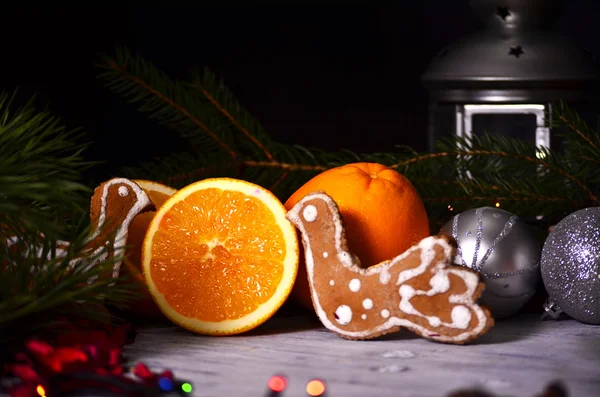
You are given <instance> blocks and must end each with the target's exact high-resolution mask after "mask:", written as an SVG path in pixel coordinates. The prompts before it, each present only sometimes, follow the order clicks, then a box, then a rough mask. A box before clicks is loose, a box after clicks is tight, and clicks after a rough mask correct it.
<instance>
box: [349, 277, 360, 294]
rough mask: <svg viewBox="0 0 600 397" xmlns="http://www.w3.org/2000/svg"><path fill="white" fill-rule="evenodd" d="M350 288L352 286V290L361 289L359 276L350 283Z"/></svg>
mask: <svg viewBox="0 0 600 397" xmlns="http://www.w3.org/2000/svg"><path fill="white" fill-rule="evenodd" d="M348 288H350V291H352V292H358V291H360V280H359V279H357V278H353V279H352V280H350V282H349V283H348Z"/></svg>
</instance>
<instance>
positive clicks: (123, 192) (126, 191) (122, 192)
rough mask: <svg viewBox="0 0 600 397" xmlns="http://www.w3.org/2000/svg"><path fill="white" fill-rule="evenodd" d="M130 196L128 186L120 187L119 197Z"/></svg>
mask: <svg viewBox="0 0 600 397" xmlns="http://www.w3.org/2000/svg"><path fill="white" fill-rule="evenodd" d="M128 194H129V189H127V187H126V186H119V196H121V197H125V196H127V195H128Z"/></svg>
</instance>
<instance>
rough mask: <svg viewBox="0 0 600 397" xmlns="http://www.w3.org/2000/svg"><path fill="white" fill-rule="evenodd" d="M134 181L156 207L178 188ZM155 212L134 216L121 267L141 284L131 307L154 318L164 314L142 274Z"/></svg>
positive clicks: (136, 311) (138, 313) (134, 310)
mask: <svg viewBox="0 0 600 397" xmlns="http://www.w3.org/2000/svg"><path fill="white" fill-rule="evenodd" d="M133 182H135V183H137V184H138V185H139V186H140V187H141V188H142V190H143V191H144V192H145V193H146V194H147V195H148V197H150V200H152V203H154V206H155V207H156V208H160V206H162V205H163V204H164V203H165V202H166V201H167V199H168V198H169V197H171V196H172V195H173V194H175V192H177V189H174V188H172V187H170V186H166V185H163V184H161V183H158V182H153V181H147V180H143V179H134V180H133ZM155 214H156V213H155V212H154V211H148V212H144V213H141V214H138V215H137V216H136V217H135V218H133V221H132V222H131V225H129V230H128V236H127V251H126V252H125V259H124V260H123V266H122V267H121V269H122V272H124V273H125V274H127V275H130V276H131V277H132V278H133V279H134V280H135V282H136V283H139V284H140V285H141V288H140V296H139V297H138V298H139V299H136V300H135V301H133V302H131V303H130V304H129V309H130V310H131V311H132V312H133V313H135V314H136V315H137V316H139V317H148V318H154V317H160V316H162V313H161V312H160V310H159V309H158V307H157V306H156V304H155V303H154V300H153V299H152V297H151V296H150V292H149V291H148V288H147V287H146V281H145V280H144V275H143V274H142V259H141V258H142V245H143V243H144V237H145V236H146V232H147V230H148V227H149V226H150V222H152V219H153V218H154V215H155Z"/></svg>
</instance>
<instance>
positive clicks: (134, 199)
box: [6, 178, 155, 281]
mask: <svg viewBox="0 0 600 397" xmlns="http://www.w3.org/2000/svg"><path fill="white" fill-rule="evenodd" d="M154 209H155V208H154V204H153V203H152V201H151V200H150V198H149V197H148V195H147V194H146V193H145V192H144V191H143V190H142V188H141V187H140V186H139V185H138V184H136V183H135V182H133V181H131V180H129V179H125V178H113V179H110V180H108V181H106V182H103V183H101V184H100V186H98V187H97V188H96V189H95V190H94V194H93V195H92V199H91V203H90V221H91V224H92V233H91V234H90V236H89V237H88V238H87V240H86V245H85V250H84V252H86V253H88V254H89V255H86V256H85V257H81V258H75V259H73V260H72V261H71V262H70V264H71V266H75V264H76V263H79V262H81V261H86V262H88V263H87V267H91V266H94V265H95V264H97V263H100V262H102V261H104V260H107V259H109V258H115V260H114V262H113V264H112V266H113V269H112V277H113V278H117V277H118V276H119V273H120V267H121V261H122V257H123V254H124V251H125V247H126V243H127V231H128V229H129V225H130V224H131V222H132V221H133V218H135V216H136V215H138V214H140V213H142V212H146V211H152V210H154ZM17 243H18V239H16V238H14V237H10V238H7V239H6V244H7V245H8V246H9V247H10V246H12V245H15V244H17ZM69 245H70V243H69V242H68V241H58V242H57V249H56V252H55V255H56V257H61V256H64V255H66V253H67V249H68V248H69ZM42 252H43V247H42V246H40V247H39V248H38V249H37V252H36V256H37V257H38V258H40V257H41V256H42V255H43V254H42ZM25 255H27V253H25ZM48 255H49V256H50V253H48ZM91 281H93V280H91Z"/></svg>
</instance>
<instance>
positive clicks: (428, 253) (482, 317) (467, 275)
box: [286, 192, 488, 342]
mask: <svg viewBox="0 0 600 397" xmlns="http://www.w3.org/2000/svg"><path fill="white" fill-rule="evenodd" d="M311 200H321V201H324V202H325V203H326V204H328V205H329V206H330V207H331V208H334V207H335V206H336V205H337V204H336V203H335V202H334V201H333V199H332V198H331V197H329V196H327V195H326V194H323V193H319V192H316V193H310V194H308V195H307V196H305V197H304V198H303V199H302V200H300V201H299V202H298V203H297V204H296V205H295V206H294V207H293V208H292V209H291V210H290V211H288V213H287V215H286V216H287V218H288V219H289V220H290V221H291V222H292V223H294V225H295V226H296V227H297V228H298V229H299V230H300V232H301V236H302V240H303V243H304V246H305V259H306V271H307V275H308V281H309V283H310V285H311V287H312V288H311V294H312V300H313V302H314V304H315V309H316V312H317V315H318V317H319V319H320V320H321V322H322V323H323V325H324V326H325V327H326V328H328V329H329V330H332V331H335V332H337V333H339V334H342V335H344V336H347V337H350V338H357V339H360V338H365V337H368V336H370V335H373V334H377V333H382V332H385V331H387V330H389V329H391V328H394V327H405V328H409V329H412V330H414V331H416V332H419V333H421V334H424V335H430V334H431V330H430V329H428V328H425V327H423V326H420V325H418V324H415V323H413V322H412V321H410V320H408V319H406V318H403V317H396V316H393V315H392V314H391V313H390V312H389V310H387V309H384V310H382V311H381V316H382V317H383V318H385V319H386V320H385V321H384V322H383V323H381V324H379V325H378V326H375V327H373V328H371V329H366V330H361V331H348V330H345V329H342V328H339V327H338V326H336V325H335V324H334V323H332V322H331V320H330V319H329V317H328V314H327V313H326V312H325V310H324V309H323V306H322V304H321V300H320V299H319V294H318V293H317V291H316V289H315V288H314V280H315V273H316V272H317V273H318V272H320V271H322V269H320V268H317V269H315V267H316V265H317V264H316V263H315V256H314V253H313V251H312V249H311V243H312V241H311V238H310V237H309V236H308V235H307V233H306V228H305V227H304V224H303V222H302V219H301V217H300V216H299V215H300V214H299V212H300V210H301V209H302V208H303V207H304V205H305V204H306V203H307V202H308V201H311ZM333 215H334V217H333V219H332V221H333V226H334V230H335V249H336V253H337V258H338V260H339V261H340V264H341V265H342V266H343V267H344V268H346V271H347V272H350V273H352V274H355V275H357V276H361V277H369V276H374V275H376V276H379V279H380V281H381V280H382V279H383V280H385V279H386V275H383V276H382V273H385V272H388V273H391V272H390V270H389V269H391V268H392V267H394V265H396V264H397V263H398V262H400V261H402V260H404V259H405V258H407V257H408V256H409V255H411V254H412V253H413V252H414V251H415V250H421V264H420V265H419V266H417V267H415V268H413V269H409V270H405V271H403V272H401V274H400V275H399V278H398V283H399V284H400V283H401V282H406V281H408V280H410V279H412V278H414V277H417V276H419V275H420V274H423V273H424V272H425V271H426V270H427V269H428V267H429V266H430V265H431V262H432V261H433V259H434V258H435V254H434V250H433V249H434V247H436V246H438V247H440V248H441V249H443V251H444V254H445V255H446V256H447V257H450V255H451V253H452V251H453V249H452V247H451V246H450V244H449V243H448V242H447V241H446V240H445V239H444V238H440V237H437V236H430V237H427V238H425V239H423V240H421V241H420V242H419V243H418V244H417V245H416V246H413V247H411V248H409V249H408V250H406V251H405V252H404V253H403V254H401V255H399V256H397V257H395V258H393V259H391V260H390V261H388V262H384V263H382V264H380V265H378V266H372V267H369V268H366V269H363V268H360V267H358V266H356V264H355V263H354V262H353V261H352V256H351V255H350V254H349V253H348V252H347V251H344V250H342V236H343V231H344V230H343V226H342V222H341V217H340V216H339V214H333ZM438 271H439V272H441V273H443V274H445V275H446V277H447V276H448V275H449V274H454V275H455V276H457V277H459V278H461V279H462V281H463V282H464V283H465V285H466V287H467V289H466V291H465V292H464V293H463V294H455V295H451V296H449V298H448V303H450V304H462V305H464V306H465V307H466V308H468V309H469V310H470V311H471V313H472V315H474V316H475V317H476V319H477V323H476V325H475V327H473V329H471V330H467V331H465V332H462V333H460V334H456V335H453V336H447V335H435V336H431V335H430V338H432V339H434V340H437V341H441V342H462V341H465V340H468V339H471V338H472V337H474V336H477V335H479V334H480V333H481V331H482V330H483V329H484V328H485V327H486V325H487V322H488V319H487V316H486V314H485V312H484V311H483V310H482V309H481V308H480V307H479V306H478V305H477V304H476V303H475V302H473V299H472V297H473V294H474V293H475V291H476V289H477V287H478V285H479V278H478V275H477V274H474V273H472V272H469V271H466V270H462V269H457V268H446V269H443V268H442V269H440V270H438ZM401 280H402V281H401ZM435 283H437V284H443V283H442V282H441V281H436V282H435ZM382 284H383V282H382ZM438 287H439V285H438ZM415 294H416V295H434V294H435V290H433V289H432V290H430V291H416V292H415ZM409 299H410V298H408V299H406V300H407V302H406V303H404V305H407V303H408V305H410V302H408V300H409ZM410 306H411V307H412V305H410ZM413 309H414V308H413ZM414 311H415V312H416V314H415V315H417V316H420V317H423V318H426V316H425V315H423V314H421V313H418V312H417V311H416V310H414ZM442 325H446V324H442ZM448 326H450V324H448Z"/></svg>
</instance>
